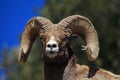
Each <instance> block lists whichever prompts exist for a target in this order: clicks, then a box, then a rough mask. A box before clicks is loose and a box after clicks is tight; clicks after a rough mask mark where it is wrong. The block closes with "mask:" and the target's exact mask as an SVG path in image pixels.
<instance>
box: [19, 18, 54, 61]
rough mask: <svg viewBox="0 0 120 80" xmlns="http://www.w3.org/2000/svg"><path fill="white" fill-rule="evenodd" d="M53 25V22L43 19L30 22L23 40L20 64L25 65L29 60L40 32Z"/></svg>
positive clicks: (34, 19) (33, 19)
mask: <svg viewBox="0 0 120 80" xmlns="http://www.w3.org/2000/svg"><path fill="white" fill-rule="evenodd" d="M51 25H52V22H51V21H50V20H48V19H46V18H43V17H34V18H32V19H30V20H29V21H28V23H27V25H26V26H25V30H24V32H23V34H22V38H21V44H20V50H19V59H18V60H19V63H24V62H25V61H26V60H27V57H28V55H29V53H30V49H31V47H32V44H33V42H34V40H35V39H36V38H37V37H38V35H39V34H40V33H39V32H40V30H43V29H45V28H46V27H48V26H51Z"/></svg>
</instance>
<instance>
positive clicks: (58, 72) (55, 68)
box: [44, 63, 67, 80]
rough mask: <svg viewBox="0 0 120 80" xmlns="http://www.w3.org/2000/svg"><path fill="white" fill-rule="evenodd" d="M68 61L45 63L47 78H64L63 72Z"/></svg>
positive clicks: (52, 79)
mask: <svg viewBox="0 0 120 80" xmlns="http://www.w3.org/2000/svg"><path fill="white" fill-rule="evenodd" d="M66 65H67V63H64V64H44V72H45V80H63V79H62V78H63V74H64V70H65V67H66Z"/></svg>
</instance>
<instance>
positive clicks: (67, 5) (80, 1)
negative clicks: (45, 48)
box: [3, 0, 120, 80]
mask: <svg viewBox="0 0 120 80" xmlns="http://www.w3.org/2000/svg"><path fill="white" fill-rule="evenodd" d="M119 8H120V0H46V3H45V5H44V7H43V8H42V10H38V11H37V13H38V14H41V15H42V16H44V17H47V18H48V19H50V20H52V21H53V22H54V23H57V22H59V21H60V20H61V19H62V18H65V17H67V16H69V15H73V14H79V15H83V16H86V17H88V18H89V19H90V20H91V21H92V23H93V24H94V26H95V28H96V30H97V31H98V35H99V42H100V55H99V57H98V59H97V60H96V61H94V62H89V61H88V60H87V57H86V55H85V54H84V53H83V51H81V50H80V49H81V45H82V44H84V42H83V41H82V39H81V38H79V39H77V40H76V42H75V43H74V44H73V45H72V46H71V47H72V49H73V51H74V52H75V53H76V55H77V57H78V62H79V63H80V64H86V65H94V66H97V67H101V68H104V69H106V70H110V71H112V72H114V73H117V74H120V68H119V67H118V66H120V62H119V61H120V12H119ZM78 44H80V45H78ZM3 53H4V62H3V66H4V67H5V68H6V69H7V70H8V74H7V78H8V80H44V78H43V74H44V71H43V67H44V66H43V61H42V60H41V57H40V56H41V53H42V50H41V44H40V41H39V39H37V40H36V41H35V43H34V45H33V47H32V50H31V54H30V56H29V58H28V60H27V62H26V63H25V64H23V65H20V64H19V63H18V61H17V57H18V56H17V55H18V50H17V49H14V50H13V51H12V54H8V53H9V51H8V49H5V50H4V52H3Z"/></svg>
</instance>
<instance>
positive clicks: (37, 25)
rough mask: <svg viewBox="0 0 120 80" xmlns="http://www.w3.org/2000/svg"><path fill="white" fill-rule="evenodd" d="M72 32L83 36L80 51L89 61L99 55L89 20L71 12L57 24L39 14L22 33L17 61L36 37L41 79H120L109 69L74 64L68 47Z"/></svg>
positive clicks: (26, 51)
mask: <svg viewBox="0 0 120 80" xmlns="http://www.w3.org/2000/svg"><path fill="white" fill-rule="evenodd" d="M72 34H78V35H79V36H81V37H82V38H83V39H84V41H85V44H86V45H85V46H82V47H83V50H85V51H86V54H87V57H88V59H89V60H90V61H93V60H95V59H96V58H97V56H98V54H99V43H98V36H97V32H96V30H95V28H94V26H93V24H92V23H91V22H90V20H89V19H87V18H86V17H84V16H80V15H73V16H69V17H67V18H65V19H63V20H61V21H60V22H59V23H58V24H53V23H52V22H51V21H50V20H48V19H46V18H43V17H34V18H32V19H31V20H30V21H29V22H28V23H27V25H26V27H25V30H24V32H23V34H22V39H21V46H20V53H19V62H20V63H24V62H25V61H26V59H27V57H28V55H29V53H30V49H31V47H32V44H33V42H34V41H35V39H36V38H37V37H40V40H41V43H42V47H43V57H42V58H43V60H44V71H45V80H120V76H119V75H115V74H113V73H111V72H109V71H106V70H103V69H99V68H93V67H89V66H85V65H79V64H77V62H76V57H75V55H74V53H73V51H72V49H71V47H70V43H71V40H72Z"/></svg>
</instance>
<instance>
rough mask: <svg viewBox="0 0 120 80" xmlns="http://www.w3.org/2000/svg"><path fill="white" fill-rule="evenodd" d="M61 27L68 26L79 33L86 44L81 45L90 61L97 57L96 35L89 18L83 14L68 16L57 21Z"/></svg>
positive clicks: (75, 32)
mask: <svg viewBox="0 0 120 80" xmlns="http://www.w3.org/2000/svg"><path fill="white" fill-rule="evenodd" d="M58 24H59V25H60V26H61V27H63V28H69V29H70V30H71V31H72V33H73V34H78V35H80V36H81V37H82V38H83V39H84V41H85V44H86V46H82V47H83V49H82V50H85V51H86V53H87V57H88V59H89V60H90V61H93V60H95V59H96V58H97V56H98V54H99V43H98V35H97V32H96V30H95V28H94V26H93V24H92V23H91V22H90V20H89V19H88V18H86V17H84V16H80V15H73V16H69V17H67V18H65V19H63V20H61V21H60V22H59V23H58Z"/></svg>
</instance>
